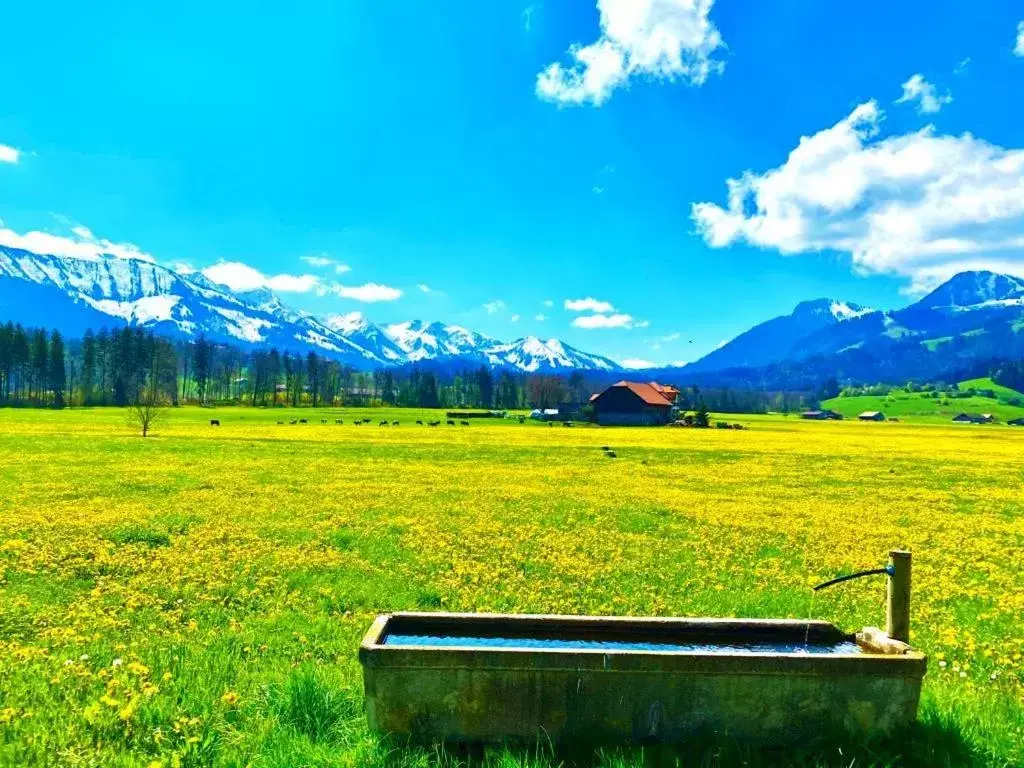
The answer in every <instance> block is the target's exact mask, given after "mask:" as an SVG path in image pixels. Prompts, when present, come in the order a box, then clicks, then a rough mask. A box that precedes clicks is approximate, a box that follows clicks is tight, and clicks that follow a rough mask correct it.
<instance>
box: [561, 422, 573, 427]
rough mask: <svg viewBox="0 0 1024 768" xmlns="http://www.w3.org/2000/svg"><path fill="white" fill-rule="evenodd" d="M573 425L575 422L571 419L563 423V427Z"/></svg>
mask: <svg viewBox="0 0 1024 768" xmlns="http://www.w3.org/2000/svg"><path fill="white" fill-rule="evenodd" d="M572 425H573V424H572V422H571V421H567V422H565V423H564V424H562V426H563V427H571V426H572Z"/></svg>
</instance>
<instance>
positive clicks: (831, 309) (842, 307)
mask: <svg viewBox="0 0 1024 768" xmlns="http://www.w3.org/2000/svg"><path fill="white" fill-rule="evenodd" d="M875 314H878V312H877V310H874V309H871V308H870V307H862V306H860V305H859V304H853V303H851V302H848V301H838V300H836V299H813V300H811V301H803V302H800V303H799V304H797V305H796V308H794V310H793V312H792V313H790V314H788V315H783V316H781V317H776V318H773V319H771V320H768V321H767V322H764V323H761V324H760V325H756V326H754V327H753V328H751V329H750V330H749V331H746V332H744V333H741V334H740V335H739V336H737V337H736V338H734V339H733V340H732V341H729V342H728V343H726V344H723V345H722V346H721V347H719V348H718V349H716V350H714V351H713V352H711V353H709V354H707V355H705V356H704V357H703V358H701V359H700V360H698V361H697V362H695V363H691V364H690V366H688V368H687V371H688V372H690V371H710V370H722V369H726V368H743V367H756V366H760V365H767V364H769V363H773V362H776V361H778V360H785V359H786V358H787V357H789V356H790V355H791V354H792V353H793V350H794V347H795V346H797V345H798V344H799V343H800V342H801V341H802V340H803V339H805V338H807V337H808V336H811V335H813V334H815V333H819V332H822V331H824V330H826V329H830V328H833V327H835V326H837V325H840V324H843V323H847V322H851V321H854V320H858V319H861V318H864V317H868V316H871V315H875Z"/></svg>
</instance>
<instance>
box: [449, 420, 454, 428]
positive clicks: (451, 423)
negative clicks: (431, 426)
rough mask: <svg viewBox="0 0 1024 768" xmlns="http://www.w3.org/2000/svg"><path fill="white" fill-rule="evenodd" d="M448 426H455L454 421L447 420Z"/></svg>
mask: <svg viewBox="0 0 1024 768" xmlns="http://www.w3.org/2000/svg"><path fill="white" fill-rule="evenodd" d="M448 426H449V427H454V426H455V420H454V419H448Z"/></svg>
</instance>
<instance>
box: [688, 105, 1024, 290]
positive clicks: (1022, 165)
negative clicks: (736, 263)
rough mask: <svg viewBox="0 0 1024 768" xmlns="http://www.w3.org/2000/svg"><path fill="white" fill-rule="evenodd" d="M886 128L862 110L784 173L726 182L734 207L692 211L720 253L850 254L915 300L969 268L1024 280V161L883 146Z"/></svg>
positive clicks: (804, 145)
mask: <svg viewBox="0 0 1024 768" xmlns="http://www.w3.org/2000/svg"><path fill="white" fill-rule="evenodd" d="M882 118H883V114H882V111H881V110H880V109H879V108H878V105H877V104H876V103H875V102H874V101H870V102H867V103H865V104H861V105H860V106H858V107H857V108H855V109H854V110H853V111H852V112H851V113H850V114H849V115H848V116H847V117H845V118H843V119H842V120H840V121H839V122H838V123H836V124H835V125H834V126H832V127H831V128H826V129H824V130H822V131H820V132H818V133H816V134H814V135H813V136H808V137H804V138H802V139H801V140H800V142H799V145H798V146H797V147H796V148H795V149H793V150H792V151H791V152H790V154H789V157H788V158H787V159H786V161H785V162H784V163H783V164H782V165H780V166H779V167H777V168H773V169H770V170H768V171H765V172H763V173H760V174H758V173H753V172H751V171H747V172H745V173H744V174H743V175H742V176H741V177H740V178H738V179H729V180H728V181H727V185H728V189H729V196H728V204H727V205H726V206H725V207H722V206H719V205H717V204H715V203H706V202H702V203H696V204H694V205H693V206H692V216H693V219H694V221H695V222H696V225H697V228H698V231H699V232H700V234H701V235H702V236H703V237H704V239H705V241H706V242H707V243H708V244H709V245H710V246H712V247H714V248H722V247H725V246H728V245H731V244H732V243H736V242H747V243H749V244H751V245H755V246H758V247H761V248H767V249H772V250H776V251H778V252H780V253H782V254H798V253H817V252H820V251H823V250H832V251H837V252H841V253H847V254H849V255H850V256H851V257H852V260H853V265H854V268H855V269H856V270H857V271H858V272H860V273H865V274H866V273H889V274H899V275H905V276H909V277H911V278H912V279H913V280H914V285H915V289H917V290H923V289H925V288H927V287H928V285H930V284H933V283H934V282H936V281H940V280H941V279H943V277H948V276H950V275H952V274H955V272H956V271H958V270H960V269H963V268H968V267H969V268H990V269H1001V270H1002V271H1012V272H1014V273H1016V274H1024V252H1022V250H1024V150H1021V149H1004V148H1002V147H999V146H996V145H994V144H990V143H988V142H986V141H984V140H982V139H978V138H975V137H974V136H972V135H971V134H969V133H965V134H962V135H960V136H951V135H940V134H937V133H936V131H935V129H934V127H932V126H928V127H926V128H924V129H922V130H920V131H917V132H914V133H908V134H901V135H894V136H889V137H885V138H880V137H879V126H880V124H881V122H882Z"/></svg>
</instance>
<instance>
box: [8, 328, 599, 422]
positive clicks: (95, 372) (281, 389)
mask: <svg viewBox="0 0 1024 768" xmlns="http://www.w3.org/2000/svg"><path fill="white" fill-rule="evenodd" d="M589 392H590V388H589V387H588V385H587V383H586V382H585V380H584V378H583V376H582V375H580V374H578V373H577V374H573V375H572V376H570V377H568V378H563V377H561V376H545V375H533V376H530V375H513V374H512V373H509V372H503V373H500V374H495V373H493V372H492V371H491V370H490V369H489V368H487V367H485V366H481V367H480V368H478V369H476V370H464V371H459V372H456V373H454V374H449V375H442V374H440V373H438V372H435V371H431V370H421V369H418V368H413V369H403V370H400V371H397V370H396V371H392V370H388V369H385V370H380V371H375V372H365V371H357V370H355V369H353V368H351V367H349V366H345V365H342V364H340V363H338V362H337V361H335V360H332V359H330V358H327V357H325V356H323V355H318V354H316V353H315V352H308V353H306V354H304V355H300V354H295V353H291V352H289V351H285V352H280V351H279V350H277V349H270V350H260V349H255V350H254V349H243V348H241V347H237V346H233V345H230V344H219V343H214V342H211V341H210V340H208V339H206V338H205V337H203V336H200V337H198V338H197V339H195V340H194V341H172V340H170V339H167V338H164V337H161V336H156V335H154V334H153V333H152V332H149V331H146V330H144V329H142V328H139V327H123V328H118V329H114V330H108V329H103V330H100V331H98V332H94V331H92V330H87V331H86V332H85V333H84V334H83V336H82V338H81V339H74V340H70V341H68V342H65V339H64V338H63V337H62V335H61V334H60V333H59V332H57V331H48V330H45V329H42V328H24V327H22V326H21V325H18V324H15V323H11V322H8V323H4V324H0V407H5V406H6V407H10V406H15V407H50V408H63V407H66V406H106V405H109V406H126V405H131V404H133V403H136V402H138V401H139V400H140V398H150V399H152V398H156V399H159V400H160V401H162V402H165V403H166V404H168V405H179V404H181V403H199V404H213V403H239V404H247V405H254V406H261V407H274V406H278V407H280V406H289V407H299V406H341V405H397V406H409V407H423V408H437V407H446V408H466V407H475V408H482V407H484V408H501V409H515V408H523V407H526V406H536V407H542V408H546V407H556V406H558V405H560V404H564V403H574V404H580V403H582V402H585V400H586V397H587V396H588V395H589Z"/></svg>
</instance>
